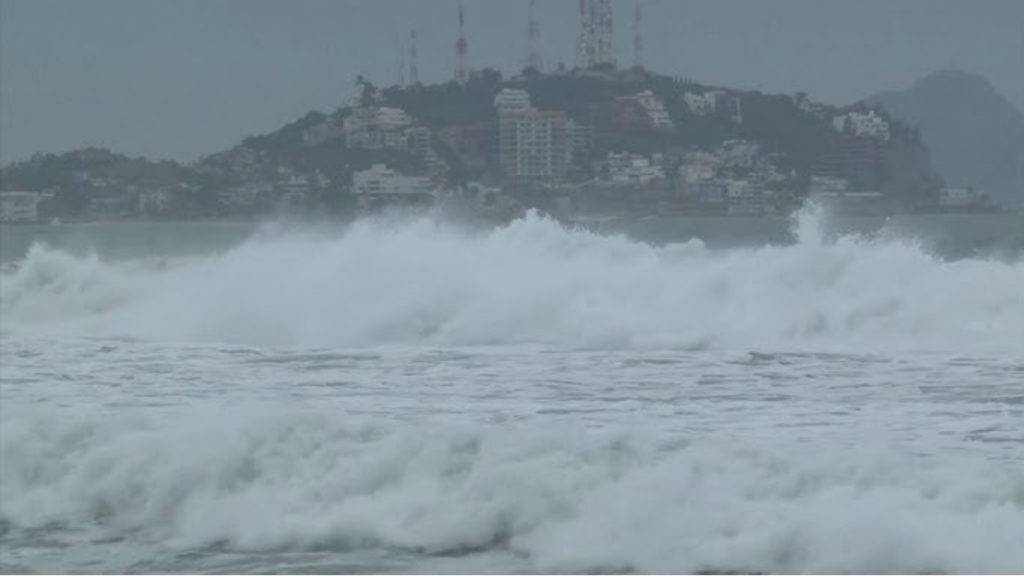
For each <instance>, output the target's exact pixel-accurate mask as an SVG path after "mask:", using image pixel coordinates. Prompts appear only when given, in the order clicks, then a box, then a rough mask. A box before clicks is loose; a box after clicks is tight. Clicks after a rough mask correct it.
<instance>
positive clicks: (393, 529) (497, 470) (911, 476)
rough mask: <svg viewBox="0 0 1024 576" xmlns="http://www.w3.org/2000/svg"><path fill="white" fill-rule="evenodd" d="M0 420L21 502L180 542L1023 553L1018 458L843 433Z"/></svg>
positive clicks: (9, 504) (55, 516) (578, 554)
mask: <svg viewBox="0 0 1024 576" xmlns="http://www.w3.org/2000/svg"><path fill="white" fill-rule="evenodd" d="M2 427H3V428H2V432H3V433H2V435H0V448H2V454H3V462H4V466H3V467H2V468H0V502H2V503H3V507H2V515H3V518H4V520H5V521H7V522H10V523H12V524H13V525H14V526H17V527H19V528H24V527H33V526H36V527H38V526H45V525H48V523H52V522H59V523H61V525H63V526H65V527H69V528H74V529H80V530H88V531H89V532H87V535H88V536H89V537H91V538H102V537H104V536H117V535H123V534H132V535H133V536H132V538H134V539H136V540H140V541H142V540H146V539H147V538H148V539H155V540H158V541H161V542H164V543H165V545H167V546H170V547H171V548H172V549H174V548H180V549H183V550H184V549H196V548H201V547H202V546H204V545H208V544H220V545H225V546H227V548H228V549H230V550H240V551H258V550H281V549H293V550H301V549H312V548H317V549H323V548H324V547H326V548H328V549H336V550H342V551H344V550H348V551H352V550H359V549H372V548H398V549H405V550H415V551H421V552H426V553H445V552H459V551H465V550H476V549H493V548H502V549H506V550H509V551H511V552H513V553H514V554H516V555H519V557H523V558H526V559H527V560H528V563H529V567H530V568H531V569H536V570H542V571H552V570H556V571H557V570H565V571H584V570H609V569H614V570H624V569H633V570H638V571H684V572H690V571H696V570H738V571H747V570H756V571H771V572H776V571H782V572H793V571H796V572H916V571H949V572H962V571H970V572H989V571H1009V572H1012V571H1014V570H1019V568H1020V567H1021V566H1022V565H1024V546H1021V543H1022V542H1024V521H1022V520H1024V474H1022V473H1021V471H1020V470H1016V471H1013V470H1012V469H1008V468H1007V467H1005V466H1002V467H1000V466H998V465H996V464H994V463H992V462H987V461H985V460H982V459H970V458H967V457H965V456H963V455H961V456H957V457H955V458H954V457H949V458H944V459H942V460H941V461H936V460H921V459H917V458H910V457H908V455H906V454H900V453H898V452H896V451H894V450H889V449H886V448H883V447H880V446H876V445H872V443H871V442H870V439H865V443H864V446H863V447H862V448H860V449H852V450H845V451H843V452H842V453H838V452H837V451H835V450H832V449H827V448H824V449H823V447H821V446H815V445H813V444H811V445H787V444H785V443H782V442H769V441H761V442H758V444H757V445H756V446H752V445H744V444H728V443H726V442H724V441H718V440H712V439H705V440H702V441H695V442H690V441H689V440H688V439H687V438H683V437H679V436H673V435H667V434H665V433H664V432H663V431H662V432H660V433H646V432H644V431H643V430H642V429H636V428H635V427H634V428H632V429H631V430H629V431H614V430H605V431H601V432H593V431H591V432H585V431H583V430H582V429H580V428H573V427H566V426H564V425H563V426H556V425H554V424H552V423H547V424H537V423H535V424H533V425H531V426H529V427H522V426H520V427H516V426H499V425H489V426H479V425H474V426H468V425H467V426H463V427H458V426H453V425H451V424H450V423H446V424H440V423H438V422H433V423H431V422H416V423H408V424H371V423H368V422H353V421H350V420H347V419H346V418H344V417H343V416H342V415H340V414H332V413H328V412H324V411H320V412H310V411H303V412H288V411H284V412H282V411H280V410H274V411H271V410H269V409H262V408H261V409H258V408H255V407H252V406H247V407H238V406H236V407H233V408H231V409H226V410H224V409H221V410H217V411H213V410H208V411H202V410H198V411H197V410H185V411H180V412H176V413H171V414H167V415H165V416H164V417H162V418H160V417H156V415H155V413H152V412H150V413H147V415H146V416H145V417H143V416H141V414H136V415H135V416H126V415H124V414H122V415H120V416H112V415H110V414H104V413H89V414H79V415H77V416H73V417H66V418H61V419H54V418H52V415H51V414H48V413H47V414H43V413H40V414H32V412H31V410H29V411H19V413H17V414H13V413H8V414H5V418H4V420H3V422H2ZM424 430H430V431H431V432H430V433H428V434H425V433H424ZM492 569H500V566H492Z"/></svg>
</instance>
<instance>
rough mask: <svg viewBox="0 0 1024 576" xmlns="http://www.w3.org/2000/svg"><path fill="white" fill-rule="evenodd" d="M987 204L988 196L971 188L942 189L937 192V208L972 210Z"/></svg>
mask: <svg viewBox="0 0 1024 576" xmlns="http://www.w3.org/2000/svg"><path fill="white" fill-rule="evenodd" d="M988 203H989V198H988V196H987V195H986V194H984V193H982V192H977V191H975V190H974V189H973V188H943V189H942V190H941V191H940V192H939V206H940V207H942V208H974V207H980V206H986V205H987V204H988Z"/></svg>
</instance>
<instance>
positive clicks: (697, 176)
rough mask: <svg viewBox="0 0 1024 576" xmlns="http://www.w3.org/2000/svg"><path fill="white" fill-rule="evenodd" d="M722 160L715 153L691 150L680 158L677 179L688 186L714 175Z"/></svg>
mask: <svg viewBox="0 0 1024 576" xmlns="http://www.w3.org/2000/svg"><path fill="white" fill-rule="evenodd" d="M721 164H722V160H721V158H719V157H718V156H716V155H715V154H712V153H710V152H704V151H701V150H691V151H689V152H686V153H685V154H683V155H682V157H681V158H680V163H679V170H678V171H679V180H680V181H681V182H683V183H685V184H686V185H688V186H692V185H696V184H697V183H699V182H701V181H704V180H710V179H711V178H714V177H715V174H716V173H717V172H718V168H719V166H721Z"/></svg>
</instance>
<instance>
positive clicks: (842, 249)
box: [0, 209, 1024, 350]
mask: <svg viewBox="0 0 1024 576" xmlns="http://www.w3.org/2000/svg"><path fill="white" fill-rule="evenodd" d="M821 227H822V217H821V215H820V214H818V213H817V212H816V211H815V210H813V209H805V210H803V211H802V212H801V213H800V214H799V217H798V218H797V222H796V224H795V231H796V232H797V235H798V238H799V241H798V242H797V243H796V244H793V245H789V246H764V247H759V248H746V249H733V250H721V251H720V250H711V249H708V248H707V247H705V246H704V245H703V244H702V243H701V242H699V241H696V240H693V241H690V242H687V243H682V244H673V245H668V246H664V247H655V246H651V245H648V244H644V243H641V242H636V241H632V240H630V239H627V238H626V237H623V236H603V235H598V234H595V233H592V232H588V231H584V230H579V229H570V228H566V227H564V226H562V225H560V224H559V223H557V222H555V221H553V220H550V219H546V218H544V217H540V216H537V215H533V214H531V215H528V216H527V217H525V218H523V219H520V220H517V221H514V222H512V223H511V224H509V225H507V226H505V227H502V228H498V229H493V230H490V231H486V232H480V231H476V232H470V231H465V230H461V229H459V228H457V227H454V226H451V225H446V224H441V223H438V222H436V221H433V220H429V219H419V220H409V221H404V222H401V223H397V222H393V221H392V222H385V221H373V220H367V221H362V222H358V223H356V224H354V225H352V226H351V227H349V228H347V229H346V230H344V231H343V232H339V233H338V234H336V235H334V236H331V237H328V236H324V235H322V234H321V235H315V234H302V233H293V234H285V235H279V236H274V237H264V238H254V239H252V240H250V241H248V242H246V243H245V244H243V245H241V246H239V247H237V248H235V249H232V250H230V251H228V252H226V253H223V254H218V255H211V256H205V257H197V258H192V259H188V260H184V261H176V262H158V263H154V262H142V261H135V262H107V261H104V260H101V259H99V258H97V257H85V258H82V257H77V256H72V255H70V254H67V253H64V252H60V251H55V250H51V249H47V248H44V247H42V246H34V247H33V248H32V249H31V251H30V253H29V254H28V256H27V257H26V258H25V259H24V260H23V261H22V262H20V264H19V265H18V266H16V267H15V269H13V270H12V269H9V270H6V271H4V272H3V273H2V277H0V312H2V315H3V326H2V328H3V330H4V331H5V332H7V333H18V332H21V331H37V332H47V331H51V332H52V331H60V333H67V332H68V331H75V330H77V331H80V332H82V333H89V334H99V335H110V336H118V337H121V336H126V337H138V338H153V339H172V340H180V341H193V340H204V341H221V342H229V343H245V344H255V345H274V346H329V347H366V346H377V345H383V344H428V345H490V344H542V345H553V346H564V347H595V348H601V347H609V348H615V347H631V346H636V347H716V346H721V347H732V346H737V347H743V346H761V347H778V348H793V347H804V348H808V347H809V348H821V347H855V348H863V347H885V348H891V347H893V346H896V347H915V348H937V349H943V350H945V349H951V348H956V349H963V348H967V349H978V348H996V349H998V348H1007V347H1013V348H1015V349H1019V347H1020V342H1024V262H1022V261H1020V260H1017V261H1015V262H1004V261H997V260H984V259H964V260H958V261H943V260H942V259H940V258H936V257H934V256H932V255H930V254H929V253H928V252H927V251H925V250H923V249H922V248H920V247H919V246H917V245H916V244H914V243H912V242H909V241H901V240H899V239H894V238H864V237H855V236H845V237H841V238H838V239H835V240H826V239H825V238H824V236H823V234H822V233H821V230H820V229H821Z"/></svg>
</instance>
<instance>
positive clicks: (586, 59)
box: [576, 0, 615, 68]
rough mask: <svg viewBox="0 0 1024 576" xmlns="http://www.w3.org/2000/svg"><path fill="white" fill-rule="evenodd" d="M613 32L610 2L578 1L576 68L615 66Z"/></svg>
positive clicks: (597, 0) (602, 0) (603, 0)
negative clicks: (578, 20)
mask: <svg viewBox="0 0 1024 576" xmlns="http://www.w3.org/2000/svg"><path fill="white" fill-rule="evenodd" d="M614 32H615V24H614V17H613V14H612V1H611V0H580V31H579V36H577V38H576V66H577V67H578V68H591V67H594V66H597V65H599V64H611V65H612V66H614V65H615V54H614V50H613V41H612V39H613V37H614Z"/></svg>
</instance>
